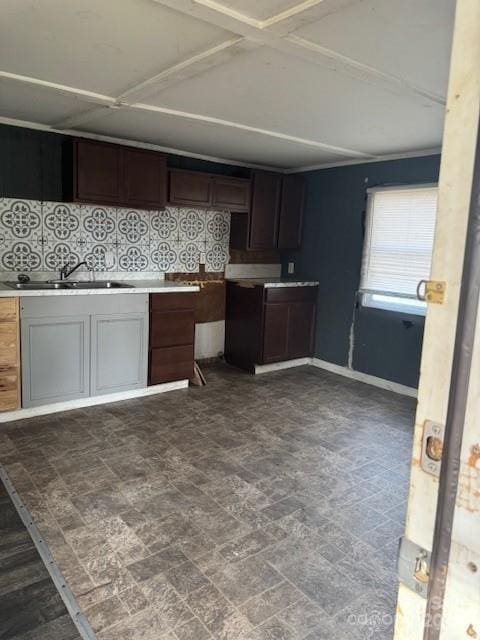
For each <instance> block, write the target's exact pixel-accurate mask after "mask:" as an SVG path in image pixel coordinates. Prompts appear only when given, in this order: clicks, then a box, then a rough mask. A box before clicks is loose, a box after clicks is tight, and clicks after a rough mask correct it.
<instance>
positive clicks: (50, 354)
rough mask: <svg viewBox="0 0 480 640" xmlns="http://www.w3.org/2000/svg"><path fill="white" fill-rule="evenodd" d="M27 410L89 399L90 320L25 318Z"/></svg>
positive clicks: (81, 318)
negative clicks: (39, 406) (78, 399)
mask: <svg viewBox="0 0 480 640" xmlns="http://www.w3.org/2000/svg"><path fill="white" fill-rule="evenodd" d="M21 334H22V393H23V401H22V406H23V407H36V406H38V405H42V404H50V403H53V402H62V401H66V400H75V399H77V398H85V397H88V396H89V395H90V388H89V386H90V385H89V381H90V380H89V361H90V354H89V346H90V318H89V316H87V315H86V316H69V317H51V318H50V317H44V318H23V319H22V321H21Z"/></svg>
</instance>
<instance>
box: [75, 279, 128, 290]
mask: <svg viewBox="0 0 480 640" xmlns="http://www.w3.org/2000/svg"><path fill="white" fill-rule="evenodd" d="M65 285H66V287H67V289H130V288H131V287H132V286H133V285H131V284H125V283H124V282H115V281H113V280H103V281H98V282H66V283H65Z"/></svg>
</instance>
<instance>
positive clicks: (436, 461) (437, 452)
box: [420, 420, 444, 478]
mask: <svg viewBox="0 0 480 640" xmlns="http://www.w3.org/2000/svg"><path fill="white" fill-rule="evenodd" d="M443 433H444V426H443V425H442V424H439V423H438V422H432V421H431V420H425V424H424V425H423V439H422V454H421V457H420V465H421V468H422V469H423V471H425V472H426V473H431V474H432V475H433V476H436V477H437V478H438V476H439V475H440V466H441V463H442V453H443Z"/></svg>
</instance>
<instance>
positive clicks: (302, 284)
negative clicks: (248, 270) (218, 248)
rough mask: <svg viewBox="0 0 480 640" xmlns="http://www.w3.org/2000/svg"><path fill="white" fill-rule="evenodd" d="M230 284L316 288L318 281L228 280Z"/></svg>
mask: <svg viewBox="0 0 480 640" xmlns="http://www.w3.org/2000/svg"><path fill="white" fill-rule="evenodd" d="M228 280H229V281H230V282H236V283H237V284H246V285H250V286H252V285H254V286H258V287H264V288H265V289H273V288H278V289H280V288H283V287H316V286H317V285H318V281H317V280H295V279H289V278H228Z"/></svg>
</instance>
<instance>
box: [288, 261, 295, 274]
mask: <svg viewBox="0 0 480 640" xmlns="http://www.w3.org/2000/svg"><path fill="white" fill-rule="evenodd" d="M288 273H290V274H291V273H295V263H294V262H289V263H288Z"/></svg>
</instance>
